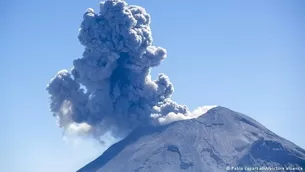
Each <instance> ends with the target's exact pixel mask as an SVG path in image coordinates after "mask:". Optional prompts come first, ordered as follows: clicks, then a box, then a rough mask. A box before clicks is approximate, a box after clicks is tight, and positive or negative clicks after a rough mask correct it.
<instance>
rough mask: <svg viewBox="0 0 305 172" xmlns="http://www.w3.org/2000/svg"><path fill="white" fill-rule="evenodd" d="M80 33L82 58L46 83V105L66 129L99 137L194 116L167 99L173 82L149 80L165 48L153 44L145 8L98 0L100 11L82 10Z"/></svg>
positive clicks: (162, 77) (115, 0) (163, 77)
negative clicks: (47, 102)
mask: <svg viewBox="0 0 305 172" xmlns="http://www.w3.org/2000/svg"><path fill="white" fill-rule="evenodd" d="M78 38H79V41H80V43H81V44H82V45H83V46H84V47H85V50H84V53H83V55H82V58H79V59H76V60H74V61H73V66H74V67H73V69H72V70H71V72H69V71H67V70H61V71H59V72H58V73H57V75H56V76H55V77H54V78H53V79H52V80H51V82H50V83H49V84H48V86H47V91H48V92H49V94H50V95H51V96H50V99H51V105H50V109H51V111H52V112H53V113H54V116H55V117H56V118H57V120H58V124H59V126H60V127H62V128H64V130H67V131H74V132H77V133H80V134H82V133H83V134H93V135H94V136H97V137H99V136H101V135H103V134H105V132H107V131H109V130H111V131H112V132H115V133H116V134H120V133H122V132H125V131H126V132H127V131H130V130H132V129H133V128H134V127H136V126H138V125H151V124H161V125H162V124H168V123H170V122H172V121H177V120H182V119H189V118H192V117H194V116H192V113H190V112H189V110H188V108H187V107H186V106H184V105H179V104H177V103H176V102H174V101H172V100H171V99H170V98H171V95H172V93H173V92H174V87H173V84H172V83H171V82H170V81H169V79H168V77H167V76H166V75H165V74H159V75H158V77H157V79H156V80H152V79H151V75H150V70H151V68H152V67H155V66H158V65H159V64H160V63H161V62H162V61H163V60H164V59H165V58H166V50H165V49H163V48H161V47H157V46H154V45H152V43H153V39H152V33H151V30H150V16H149V14H148V13H146V11H145V9H143V8H141V7H138V6H133V5H128V4H127V3H126V2H125V1H122V0H107V1H105V2H101V3H100V12H99V13H98V14H97V13H95V12H94V11H93V9H88V10H87V11H86V12H85V14H84V16H83V22H82V23H81V28H80V31H79V36H78Z"/></svg>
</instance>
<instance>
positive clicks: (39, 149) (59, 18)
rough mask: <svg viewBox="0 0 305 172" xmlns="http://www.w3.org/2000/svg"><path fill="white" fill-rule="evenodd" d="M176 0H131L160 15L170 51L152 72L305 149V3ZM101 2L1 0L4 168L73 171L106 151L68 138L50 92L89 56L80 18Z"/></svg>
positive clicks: (159, 33) (178, 91)
mask: <svg viewBox="0 0 305 172" xmlns="http://www.w3.org/2000/svg"><path fill="white" fill-rule="evenodd" d="M173 2H174V1H161V0H154V1H143V0H130V1H128V3H129V4H137V5H141V6H143V7H145V8H146V9H147V11H148V12H149V13H150V14H151V16H152V25H151V27H152V32H153V37H154V43H155V44H156V45H158V46H162V47H164V48H166V49H167V51H168V58H167V59H166V60H165V61H164V62H163V64H162V65H161V66H160V67H158V68H156V69H154V70H153V76H156V74H157V73H159V72H164V73H166V74H167V75H168V76H169V77H170V79H171V82H173V84H174V86H175V93H174V96H173V99H174V100H175V101H177V102H178V103H182V104H186V105H188V106H189V107H190V109H194V108H195V107H197V106H202V105H214V104H217V105H221V106H225V107H228V108H230V109H233V110H236V111H239V112H242V113H244V114H247V115H249V116H250V117H252V118H254V119H256V120H257V121H259V122H261V123H262V124H263V125H265V126H267V127H268V128H269V129H271V130H272V131H274V132H275V133H277V134H278V135H280V136H282V137H284V138H287V139H288V140H290V141H293V142H294V143H296V144H297V145H299V146H301V147H303V148H305V137H304V133H303V132H304V130H305V125H304V121H305V115H304V108H305V106H304V104H305V48H304V47H305V12H304V10H303V9H304V5H305V1H303V0H294V1H285V0H268V1H265V0H256V1H241V0H240V1H237V0H230V1H220V0H213V1H199V0H198V1H192V2H187V1H181V3H178V1H177V2H176V3H173ZM182 2H183V3H182ZM98 3H99V1H98V0H87V1H71V0H66V1H60V0H53V1H38V0H28V1H26V3H25V2H24V1H20V0H12V1H8V0H4V1H1V2H0V8H1V11H0V14H1V16H2V17H1V19H0V20H1V21H0V22H1V32H0V37H1V40H0V48H1V51H0V57H1V58H0V64H1V68H0V76H1V79H2V80H1V86H0V87H1V91H2V92H1V95H2V96H1V97H2V98H1V99H0V104H1V105H2V106H1V109H2V113H1V115H2V120H1V122H0V123H1V125H0V129H1V131H2V132H1V135H2V139H1V142H0V152H1V155H2V156H1V157H0V166H1V171H6V172H19V171H23V172H40V171H44V172H51V171H57V172H69V171H75V170H76V169H78V168H80V167H82V166H83V165H85V164H86V163H87V162H89V161H91V160H93V159H94V158H95V157H97V156H98V155H99V154H101V152H102V149H103V148H101V147H99V146H96V145H88V144H85V143H83V144H81V145H80V146H71V144H67V143H66V142H65V141H63V140H62V135H61V130H60V129H58V128H57V127H56V125H55V119H54V118H53V117H52V114H51V113H50V112H49V111H48V106H49V105H48V95H47V92H46V91H45V87H46V84H47V83H48V82H49V80H50V78H51V77H53V76H54V75H55V74H56V72H57V71H58V70H60V69H63V68H67V69H70V68H71V67H72V60H73V59H75V58H78V57H80V56H81V54H82V51H83V47H82V46H81V45H80V44H79V42H78V40H77V35H78V28H79V25H80V22H81V21H82V15H83V13H84V11H85V10H86V9H87V8H88V7H92V8H94V9H96V11H98Z"/></svg>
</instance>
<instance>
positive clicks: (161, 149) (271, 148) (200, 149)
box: [78, 106, 305, 172]
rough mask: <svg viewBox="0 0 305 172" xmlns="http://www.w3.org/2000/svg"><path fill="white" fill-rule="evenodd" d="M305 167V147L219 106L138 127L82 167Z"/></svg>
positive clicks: (206, 170) (127, 170) (125, 171)
mask: <svg viewBox="0 0 305 172" xmlns="http://www.w3.org/2000/svg"><path fill="white" fill-rule="evenodd" d="M304 169H305V150H303V149H302V148H300V147H298V146H297V145H295V144H293V143H292V142H290V141H288V140H286V139H284V138H282V137H280V136H278V135H276V134H275V133H273V132H271V131H270V130H268V129H267V128H266V127H264V126H263V125H261V124H260V123H258V122H257V121H255V120H254V119H252V118H250V117H248V116H246V115H243V114H241V113H238V112H235V111H232V110H230V109H227V108H224V107H220V106H218V107H216V108H213V109H211V110H209V111H208V112H207V113H206V114H204V115H202V116H200V117H198V118H196V119H191V120H185V121H178V122H174V123H171V124H169V125H166V126H162V127H158V128H149V127H139V128H137V129H135V130H134V131H133V132H132V133H131V134H130V135H129V136H128V137H127V138H125V139H123V140H122V141H120V142H118V143H116V144H114V145H113V146H111V147H110V148H109V149H108V150H106V151H105V152H104V153H103V154H102V155H101V156H100V157H98V158H97V159H96V160H94V161H92V162H91V163H89V164H88V165H86V166H85V167H83V168H81V169H80V170H79V171H78V172H178V171H183V172H221V171H250V170H251V171H269V172H270V171H286V172H287V171H302V170H304Z"/></svg>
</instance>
